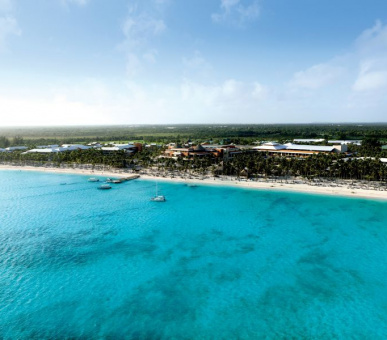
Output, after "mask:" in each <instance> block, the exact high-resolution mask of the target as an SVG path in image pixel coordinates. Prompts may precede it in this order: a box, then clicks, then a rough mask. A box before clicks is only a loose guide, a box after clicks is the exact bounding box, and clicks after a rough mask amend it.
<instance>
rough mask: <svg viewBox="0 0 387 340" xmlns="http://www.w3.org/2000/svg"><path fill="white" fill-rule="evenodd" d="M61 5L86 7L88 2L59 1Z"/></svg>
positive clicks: (75, 0) (78, 0)
mask: <svg viewBox="0 0 387 340" xmlns="http://www.w3.org/2000/svg"><path fill="white" fill-rule="evenodd" d="M61 2H62V4H63V5H65V6H68V5H71V4H74V5H77V6H86V5H87V4H88V3H89V2H90V0H61Z"/></svg>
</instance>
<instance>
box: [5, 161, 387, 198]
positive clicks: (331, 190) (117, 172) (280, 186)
mask: <svg viewBox="0 0 387 340" xmlns="http://www.w3.org/2000/svg"><path fill="white" fill-rule="evenodd" d="M1 170H4V171H6V170H13V171H17V170H19V171H39V172H50V173H57V174H78V175H85V176H102V177H115V178H122V177H127V176H128V174H131V172H128V171H125V170H121V169H114V170H112V169H109V170H106V171H101V170H90V169H78V168H73V169H62V168H51V167H33V166H10V165H0V171H1ZM140 176H141V179H144V180H153V181H166V182H176V183H187V184H197V185H221V186H232V187H239V188H249V189H260V190H275V191H292V192H301V193H309V194H318V195H333V196H343V197H353V198H366V199H376V200H387V191H384V190H376V189H369V188H354V187H351V186H350V184H349V182H348V183H347V184H348V185H347V186H345V185H342V186H331V185H329V186H328V185H318V186H317V185H310V184H306V183H286V182H282V183H281V182H272V181H250V180H237V179H236V178H230V177H205V178H191V179H189V178H181V177H176V176H175V177H171V176H170V177H161V176H155V175H151V174H140Z"/></svg>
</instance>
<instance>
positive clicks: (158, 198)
mask: <svg viewBox="0 0 387 340" xmlns="http://www.w3.org/2000/svg"><path fill="white" fill-rule="evenodd" d="M150 200H151V201H152V202H165V201H166V198H165V196H163V195H158V193H157V183H156V195H154V196H153V197H152V198H151V199H150Z"/></svg>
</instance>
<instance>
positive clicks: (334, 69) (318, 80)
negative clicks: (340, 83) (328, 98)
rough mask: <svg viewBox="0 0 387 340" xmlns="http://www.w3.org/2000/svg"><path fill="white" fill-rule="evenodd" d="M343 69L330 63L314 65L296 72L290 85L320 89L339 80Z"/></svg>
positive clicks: (294, 87)
mask: <svg viewBox="0 0 387 340" xmlns="http://www.w3.org/2000/svg"><path fill="white" fill-rule="evenodd" d="M343 70H344V68H343V67H340V66H333V65H330V64H318V65H314V66H312V67H310V68H308V69H306V70H304V71H299V72H296V73H295V74H294V75H293V79H292V80H291V81H290V83H289V85H290V86H291V87H292V88H293V89H297V88H303V89H310V90H315V89H319V88H321V87H324V86H327V85H330V84H332V83H334V82H335V81H337V80H338V79H339V77H340V76H341V75H342V74H343Z"/></svg>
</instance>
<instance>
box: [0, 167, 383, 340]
mask: <svg viewBox="0 0 387 340" xmlns="http://www.w3.org/2000/svg"><path fill="white" fill-rule="evenodd" d="M0 180H1V181H0V182H1V189H0V338H5V339H24V338H39V339H45V338H50V339H52V338H70V337H71V338H90V339H93V338H99V339H100V338H109V337H110V338H125V339H290V338H296V339H299V338H306V339H332V338H336V339H348V338H353V339H385V338H386V337H387V202H378V201H371V200H361V199H350V198H339V197H328V196H327V197H324V196H317V195H306V194H292V193H287V192H286V193H285V192H274V191H273V192H271V191H258V190H257V191H254V190H246V189H238V188H229V187H222V188H220V187H206V186H198V187H188V186H186V185H184V184H170V183H159V189H161V191H162V193H163V194H165V195H166V196H167V199H168V201H167V202H165V203H155V202H150V201H149V198H150V197H151V196H152V195H154V192H155V183H154V182H152V181H143V180H136V181H131V182H126V183H123V184H119V185H115V186H113V189H111V190H108V191H99V190H97V186H98V183H89V182H87V177H85V176H80V175H58V174H47V173H39V172H34V173H29V172H19V171H0ZM64 183H66V184H64Z"/></svg>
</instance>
